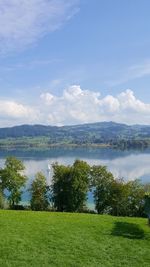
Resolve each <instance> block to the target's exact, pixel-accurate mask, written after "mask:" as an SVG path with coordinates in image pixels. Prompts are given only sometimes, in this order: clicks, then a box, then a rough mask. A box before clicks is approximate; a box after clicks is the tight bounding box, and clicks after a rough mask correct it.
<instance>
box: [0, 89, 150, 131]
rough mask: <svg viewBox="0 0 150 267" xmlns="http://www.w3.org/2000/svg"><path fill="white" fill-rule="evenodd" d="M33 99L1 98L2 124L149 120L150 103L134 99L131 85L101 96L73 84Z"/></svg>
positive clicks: (68, 123)
mask: <svg viewBox="0 0 150 267" xmlns="http://www.w3.org/2000/svg"><path fill="white" fill-rule="evenodd" d="M35 101H36V102H35V103H33V105H32V106H30V105H28V104H26V105H25V104H23V103H18V102H16V101H14V100H13V101H12V100H8V99H7V100H0V125H1V127H3V126H9V125H14V124H24V123H30V124H36V123H40V124H46V125H70V124H81V123H90V122H99V121H115V122H122V123H127V124H137V123H138V124H150V103H144V102H142V101H141V100H139V99H137V98H136V96H135V95H134V93H133V91H132V90H130V89H128V90H126V91H124V92H122V93H120V94H119V95H116V96H112V95H106V96H105V97H101V94H100V93H99V92H94V91H91V90H83V89H81V87H80V86H79V85H73V86H70V87H68V88H67V89H65V90H64V91H63V93H62V95H61V96H56V95H54V94H51V93H50V92H44V93H42V94H41V95H40V96H39V99H36V100H35ZM36 103H38V105H37V104H36Z"/></svg>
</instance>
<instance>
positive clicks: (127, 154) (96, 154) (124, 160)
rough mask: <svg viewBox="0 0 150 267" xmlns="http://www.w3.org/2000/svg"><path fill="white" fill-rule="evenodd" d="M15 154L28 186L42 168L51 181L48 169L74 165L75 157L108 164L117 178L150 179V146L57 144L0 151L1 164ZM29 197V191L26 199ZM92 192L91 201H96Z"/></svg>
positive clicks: (89, 161) (145, 180) (97, 163)
mask: <svg viewBox="0 0 150 267" xmlns="http://www.w3.org/2000/svg"><path fill="white" fill-rule="evenodd" d="M10 155H13V156H15V157H17V158H19V159H21V160H22V161H23V162H24V165H25V168H26V171H25V173H26V175H27V176H28V177H29V180H28V185H29V184H30V182H31V180H32V179H33V177H34V175H35V174H36V173H37V172H38V171H42V172H43V173H44V174H45V175H46V177H47V180H48V183H50V180H51V174H52V173H51V170H49V169H48V166H50V165H51V164H52V163H54V162H56V161H57V162H58V163H62V164H72V163H73V162H74V160H75V159H82V160H85V161H87V162H88V163H89V164H91V165H94V164H95V165H105V166H107V167H108V169H109V170H110V171H111V172H112V173H113V174H114V176H115V177H119V178H121V177H123V178H124V179H126V180H133V179H137V178H138V179H141V181H142V182H143V183H147V182H150V149H148V150H144V151H136V150H130V151H121V150H116V149H110V148H83V147H82V148H79V147H77V148H64V147H61V148H60V147H59V148H58V147H55V148H51V149H49V150H44V151H36V150H31V151H21V150H11V151H0V167H3V165H4V162H5V159H6V157H7V156H10ZM28 199H29V194H28V193H27V192H25V193H24V195H23V201H27V200H28ZM92 202H93V200H92V197H91V195H89V203H92Z"/></svg>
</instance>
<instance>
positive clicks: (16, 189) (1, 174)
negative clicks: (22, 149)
mask: <svg viewBox="0 0 150 267" xmlns="http://www.w3.org/2000/svg"><path fill="white" fill-rule="evenodd" d="M24 169H25V167H24V165H23V163H22V161H21V160H19V159H17V158H15V157H7V158H6V161H5V166H4V168H3V169H1V170H0V180H1V189H2V192H4V190H5V189H7V190H8V192H9V196H8V200H9V203H10V207H12V208H14V206H15V205H17V204H18V203H19V201H20V200H21V194H22V190H21V189H22V188H23V186H24V185H25V182H26V180H27V177H26V176H25V175H24V173H23V171H24Z"/></svg>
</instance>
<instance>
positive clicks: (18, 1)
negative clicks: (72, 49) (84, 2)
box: [0, 0, 78, 53]
mask: <svg viewBox="0 0 150 267" xmlns="http://www.w3.org/2000/svg"><path fill="white" fill-rule="evenodd" d="M77 4H78V0H1V1H0V52H1V53H6V52H8V51H12V50H16V49H23V48H25V47H26V46H28V45H30V44H32V43H34V42H36V41H37V40H38V39H39V38H40V37H42V36H44V35H45V34H47V33H49V32H52V31H55V30H57V29H59V28H60V27H61V26H62V24H63V23H65V22H66V21H67V20H69V19H70V18H71V17H72V16H73V15H74V14H75V13H76V12H77V6H78V5H77Z"/></svg>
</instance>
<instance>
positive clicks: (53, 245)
mask: <svg viewBox="0 0 150 267" xmlns="http://www.w3.org/2000/svg"><path fill="white" fill-rule="evenodd" d="M0 224H1V227H0V254H1V257H0V266H3V267H6V266H11V267H20V266H21V267H26V266H32V267H34V266H36V267H38V266H39V267H41V266H45V267H47V266H51V267H54V266H55V267H60V266H61V267H67V266H68V267H70V266H72V267H83V266H86V267H88V266H89V267H97V266H103V267H114V266H115V267H121V266H124V267H127V266H128V267H149V263H150V253H149V247H150V229H149V227H148V226H147V220H146V219H140V218H127V217H126V218H119V217H111V216H102V215H92V214H69V213H68V214H67V213H50V212H30V211H28V212H24V211H22V212H19V211H17V212H15V211H0Z"/></svg>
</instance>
